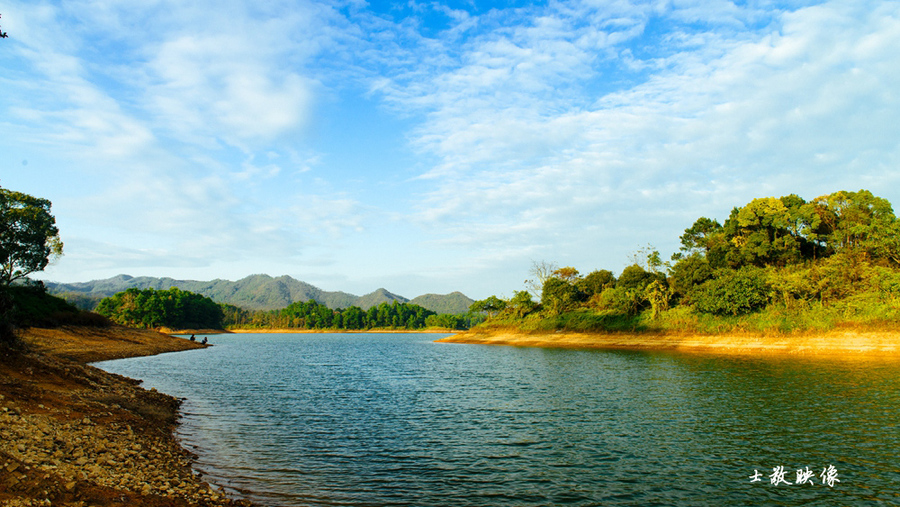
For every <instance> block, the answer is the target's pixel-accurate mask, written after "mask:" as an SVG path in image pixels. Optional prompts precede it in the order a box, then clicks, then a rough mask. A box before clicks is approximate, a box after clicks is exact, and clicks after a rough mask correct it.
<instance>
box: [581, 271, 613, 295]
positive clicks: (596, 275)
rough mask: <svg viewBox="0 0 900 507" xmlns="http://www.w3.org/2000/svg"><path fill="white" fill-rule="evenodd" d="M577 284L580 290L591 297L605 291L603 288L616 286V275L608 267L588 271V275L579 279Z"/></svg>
mask: <svg viewBox="0 0 900 507" xmlns="http://www.w3.org/2000/svg"><path fill="white" fill-rule="evenodd" d="M575 285H576V286H577V287H578V290H580V291H581V292H584V294H585V295H586V296H587V297H588V298H590V297H591V296H593V295H595V294H600V293H601V292H603V289H606V288H608V287H613V286H615V285H616V277H615V276H613V274H612V271H609V270H608V269H599V270H597V271H592V272H590V273H588V275H587V276H585V277H584V278H582V279H581V280H578V282H576V283H575Z"/></svg>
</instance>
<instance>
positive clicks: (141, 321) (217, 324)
mask: <svg viewBox="0 0 900 507" xmlns="http://www.w3.org/2000/svg"><path fill="white" fill-rule="evenodd" d="M96 312H97V313H99V314H100V315H103V316H104V317H107V318H108V319H110V320H112V321H113V322H116V323H118V324H122V325H123V326H130V327H142V328H147V329H150V328H156V327H163V326H165V327H171V328H174V329H221V328H222V324H223V321H224V318H225V315H224V313H223V312H222V308H221V307H220V306H219V305H218V304H217V303H216V302H214V301H213V300H211V299H209V298H208V297H205V296H201V295H200V294H194V293H193V292H188V291H184V290H181V289H179V288H177V287H172V288H170V289H168V290H156V289H143V290H141V289H137V288H132V289H128V290H125V291H122V292H119V293H116V294H114V295H112V296H110V297H107V298H104V299H102V300H101V301H100V304H99V305H97V309H96Z"/></svg>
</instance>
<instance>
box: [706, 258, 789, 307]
mask: <svg viewBox="0 0 900 507" xmlns="http://www.w3.org/2000/svg"><path fill="white" fill-rule="evenodd" d="M770 292H771V288H770V287H769V285H768V283H767V282H766V276H765V273H764V272H763V271H762V270H760V269H757V268H750V267H745V268H741V269H739V270H736V271H730V270H723V271H720V272H719V276H718V277H716V278H713V279H712V280H709V281H707V282H704V283H703V285H701V286H700V287H699V288H698V289H697V290H696V291H695V300H694V307H695V308H696V309H697V310H698V311H700V312H703V313H711V314H714V315H743V314H747V313H750V312H754V311H757V310H759V309H761V308H765V306H766V305H767V304H768V303H769V295H770Z"/></svg>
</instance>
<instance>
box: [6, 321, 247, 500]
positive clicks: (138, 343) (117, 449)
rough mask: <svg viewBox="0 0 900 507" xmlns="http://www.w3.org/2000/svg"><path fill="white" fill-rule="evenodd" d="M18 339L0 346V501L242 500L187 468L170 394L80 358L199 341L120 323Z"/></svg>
mask: <svg viewBox="0 0 900 507" xmlns="http://www.w3.org/2000/svg"><path fill="white" fill-rule="evenodd" d="M24 342H25V347H24V348H22V349H12V350H10V349H2V348H0V505H6V506H50V505H53V506H57V505H61V506H82V507H84V506H112V505H128V506H155V507H156V506H238V505H241V506H249V505H251V504H250V502H248V501H246V500H239V499H233V498H228V497H226V496H225V495H224V494H223V493H222V492H221V491H220V490H218V489H217V488H215V487H214V486H212V485H210V484H208V483H206V482H205V481H204V480H203V478H202V476H201V475H200V474H198V473H197V472H196V471H194V470H192V468H191V463H192V461H193V456H192V455H191V454H190V453H189V452H188V451H186V450H185V449H183V448H182V447H181V446H180V445H179V443H178V441H177V440H176V439H175V437H174V435H173V430H174V428H175V424H176V422H177V411H178V406H179V403H180V401H179V400H177V399H175V398H173V397H171V396H168V395H164V394H162V393H159V392H156V391H155V390H150V391H147V390H145V389H142V388H141V387H140V386H139V385H138V384H139V382H138V381H136V380H132V379H129V378H126V377H122V376H120V375H114V374H109V373H106V372H104V371H102V370H100V369H98V368H95V367H93V366H90V365H88V364H85V362H84V361H88V360H90V361H94V360H100V359H108V358H111V357H126V356H134V355H142V353H143V354H152V353H158V352H161V351H165V350H183V349H186V348H195V347H197V346H199V344H195V343H191V342H189V341H188V340H183V339H179V338H174V337H171V336H167V335H162V334H159V333H153V332H149V331H148V332H135V331H134V330H126V329H124V328H114V329H98V330H94V331H92V330H90V329H83V328H80V329H68V330H32V331H30V332H29V333H27V334H25V336H24ZM75 357H78V358H81V360H73V358H75Z"/></svg>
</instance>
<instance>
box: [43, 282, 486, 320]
mask: <svg viewBox="0 0 900 507" xmlns="http://www.w3.org/2000/svg"><path fill="white" fill-rule="evenodd" d="M45 285H46V286H47V288H48V290H49V291H50V292H51V293H53V294H58V295H61V296H63V297H65V298H66V299H67V300H69V301H70V302H72V303H73V304H76V305H77V306H79V307H81V308H84V309H93V308H94V307H95V306H96V305H97V304H98V303H99V302H100V300H101V299H103V298H105V297H109V296H112V295H113V294H116V293H117V292H121V291H124V290H126V289H130V288H137V289H156V290H167V289H169V288H171V287H178V288H179V289H181V290H186V291H190V292H193V293H196V294H202V295H204V296H206V297H208V298H210V299H212V300H213V301H215V302H217V303H227V304H231V305H235V306H239V307H241V308H245V309H248V310H276V309H280V308H284V307H286V306H288V305H290V304H291V303H293V302H296V301H300V302H306V301H309V300H310V299H312V300H314V301H316V302H318V303H320V304H323V305H325V306H327V307H329V308H332V309H338V308H347V307H349V306H357V307H359V308H362V309H363V310H368V309H369V308H371V307H373V306H377V305H379V304H381V303H389V304H390V303H392V302H394V301H397V302H399V303H407V302H412V303H415V304H417V305H419V306H421V307H423V308H427V309H429V310H432V311H434V312H438V313H450V314H457V313H465V312H466V311H468V309H469V305H471V304H472V302H473V301H472V300H471V299H469V298H468V297H466V296H465V295H463V294H461V293H459V292H454V293H452V294H447V295H435V294H426V295H423V296H419V297H418V298H415V299H413V300H412V301H410V300H409V299H407V298H405V297H403V296H398V295H396V294H392V293H390V292H388V291H387V290H385V289H378V290H376V291H374V292H372V293H370V294H366V295H364V296H356V295H353V294H348V293H346V292H330V291H325V290H322V289H320V288H318V287H315V286H313V285H310V284H308V283H306V282H301V281H300V280H296V279H294V278H292V277H290V276H280V277H278V278H273V277H271V276H269V275H251V276H248V277H246V278H243V279H241V280H238V281H236V282H233V281H230V280H219V279H216V280H212V281H197V280H175V279H173V278H156V277H149V276H140V277H132V276H128V275H119V276H116V277H113V278H107V279H105V280H93V281H90V282H79V283H55V282H45Z"/></svg>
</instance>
